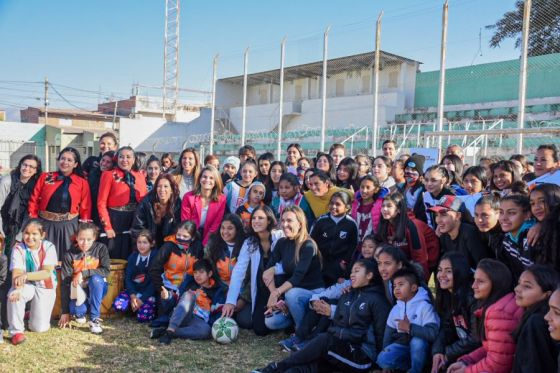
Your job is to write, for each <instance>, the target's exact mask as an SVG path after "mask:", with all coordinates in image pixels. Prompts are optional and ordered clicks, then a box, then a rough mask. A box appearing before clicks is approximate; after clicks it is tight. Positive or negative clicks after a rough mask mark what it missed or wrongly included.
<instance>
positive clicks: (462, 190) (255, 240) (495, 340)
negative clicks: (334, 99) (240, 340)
mask: <svg viewBox="0 0 560 373" xmlns="http://www.w3.org/2000/svg"><path fill="white" fill-rule="evenodd" d="M99 144H100V154H99V155H98V156H94V157H90V158H88V159H87V160H86V161H85V162H84V163H83V165H82V162H81V158H80V154H79V152H78V151H76V150H75V149H73V148H65V149H62V150H61V152H60V154H59V155H58V158H57V164H56V171H49V172H43V170H42V165H41V160H40V159H39V158H37V157H36V156H33V155H27V156H24V157H23V158H22V159H21V160H20V161H19V163H18V165H17V167H16V168H15V169H14V170H13V171H12V172H11V173H10V174H9V175H5V176H4V177H2V179H1V180H0V211H1V224H0V234H1V236H0V237H1V241H0V242H2V245H3V246H4V254H5V255H1V256H0V303H1V304H0V306H1V308H0V309H2V310H3V311H2V312H1V315H2V318H1V319H0V321H2V328H4V329H8V333H9V337H10V339H11V342H12V343H13V344H19V343H21V342H23V341H24V340H25V339H26V335H25V324H24V316H25V313H26V303H28V302H30V307H29V308H28V309H27V310H28V311H29V316H28V317H29V323H28V328H29V330H31V331H34V332H44V331H47V330H48V329H49V327H50V325H51V324H50V318H51V312H52V309H53V306H54V303H55V300H56V288H57V286H60V289H61V298H62V299H61V305H62V316H61V317H60V320H59V326H60V327H67V326H69V325H71V324H73V323H78V324H81V323H86V322H87V319H88V318H89V326H90V329H91V331H92V332H93V333H101V332H102V331H103V329H102V321H101V318H100V317H101V316H100V304H101V300H102V299H103V297H104V296H105V294H106V292H107V287H108V283H107V276H108V274H109V271H110V262H111V259H127V268H126V274H125V289H124V290H123V291H122V293H120V294H119V295H118V296H117V297H116V299H115V300H114V303H113V307H114V308H115V310H117V311H120V312H124V313H125V314H127V315H135V317H136V318H137V319H138V321H140V322H150V327H151V328H152V331H151V333H150V337H151V338H154V339H157V340H158V341H159V342H161V343H164V344H170V343H172V341H173V340H174V339H176V338H188V339H208V338H211V332H210V329H211V325H212V323H213V322H214V321H215V320H216V319H217V318H219V317H220V316H228V317H232V318H235V319H236V321H237V323H238V325H239V326H240V327H241V328H245V329H252V330H253V331H254V333H256V334H257V335H266V334H268V333H271V332H274V331H277V330H286V331H289V335H288V336H287V338H282V340H281V341H280V346H281V347H282V348H283V349H285V350H289V351H291V352H292V353H291V355H289V356H288V357H286V358H285V359H283V360H281V361H276V362H271V363H270V364H269V365H267V366H266V367H264V368H261V369H257V370H255V371H256V372H284V371H323V370H327V371H328V370H340V371H368V370H371V369H384V370H401V371H410V372H423V371H428V370H430V371H431V372H434V373H436V372H450V373H460V372H510V371H514V372H534V371H539V372H541V371H542V372H545V371H546V372H554V371H557V369H558V349H557V342H558V341H560V332H559V331H560V290H557V289H558V286H559V285H560V272H559V271H560V255H559V250H560V186H558V185H556V184H554V183H549V180H554V179H557V178H555V177H552V176H553V174H554V173H555V172H556V171H557V169H558V168H560V163H559V154H558V150H557V148H556V146H554V145H551V144H544V145H541V146H539V147H538V148H537V149H536V151H535V157H534V162H531V161H530V160H529V158H528V157H526V156H524V155H520V154H515V155H512V156H511V157H510V159H501V158H498V157H493V158H482V159H481V160H480V163H479V164H466V163H465V160H464V155H463V153H462V149H461V147H460V146H457V145H452V146H449V147H448V148H447V150H446V154H444V155H443V156H442V157H441V162H440V164H433V165H427V164H426V163H427V161H426V159H425V158H424V157H423V156H421V155H419V154H412V155H402V156H401V157H399V158H396V156H397V153H398V149H396V144H395V143H394V142H393V141H391V140H388V141H385V143H384V144H383V147H382V148H383V155H379V156H376V157H369V156H367V155H363V154H360V155H357V156H355V157H350V156H347V154H346V149H345V148H344V146H343V145H341V144H333V145H332V146H331V148H330V149H329V152H328V153H318V154H317V155H316V156H315V157H313V158H310V157H307V156H306V154H305V151H304V149H303V148H302V147H301V146H300V145H299V144H290V145H289V146H288V147H287V148H286V158H285V159H283V160H277V159H275V158H274V156H273V154H271V153H263V154H261V155H260V156H257V154H256V152H255V149H254V148H253V147H251V146H249V145H246V146H243V147H242V148H241V149H240V150H239V154H238V156H237V157H236V156H229V157H227V158H225V159H224V160H223V163H221V160H220V158H219V157H217V156H215V155H208V156H206V157H205V158H204V162H203V163H202V162H201V159H200V158H199V154H198V151H197V150H195V149H193V148H187V149H185V150H183V151H182V152H181V153H180V154H179V156H178V158H177V159H174V157H173V156H172V155H170V154H164V155H163V156H162V157H161V158H157V157H156V156H153V155H152V156H149V157H148V156H147V155H146V154H142V155H139V154H137V153H136V152H135V151H134V149H132V148H130V147H126V146H125V147H120V148H119V147H118V145H117V138H116V137H115V136H114V135H113V134H110V133H108V134H104V135H103V136H102V137H101V139H100V142H99ZM57 266H60V271H61V279H62V282H61V284H57V277H56V271H55V269H56V267H57ZM428 284H433V285H431V286H429V285H428ZM434 288H435V289H434ZM271 348H275V347H273V346H271Z"/></svg>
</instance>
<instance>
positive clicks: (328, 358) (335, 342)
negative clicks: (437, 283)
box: [253, 260, 391, 373]
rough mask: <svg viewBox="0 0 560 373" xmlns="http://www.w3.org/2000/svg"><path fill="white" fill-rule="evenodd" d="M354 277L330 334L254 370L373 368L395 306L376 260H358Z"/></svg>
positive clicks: (338, 307) (342, 298)
mask: <svg viewBox="0 0 560 373" xmlns="http://www.w3.org/2000/svg"><path fill="white" fill-rule="evenodd" d="M350 280H351V283H352V287H351V290H350V291H349V292H348V293H347V294H345V295H343V296H342V297H341V298H340V300H339V301H338V306H337V307H336V311H335V313H334V316H333V324H332V326H331V327H330V328H329V329H328V331H327V332H326V333H321V334H319V335H317V336H316V337H315V338H313V339H312V340H310V341H309V342H308V343H307V344H306V345H305V347H303V348H302V349H301V350H299V351H297V352H295V353H293V354H292V355H290V356H289V357H288V358H286V359H284V360H282V361H280V362H278V363H270V364H269V365H267V366H266V367H265V368H262V369H257V370H254V371H253V372H262V373H265V372H266V373H272V372H286V371H290V372H291V371H292V369H294V370H297V371H333V370H334V371H343V372H364V371H368V370H370V369H371V367H372V365H373V361H375V359H376V358H377V354H378V353H379V352H380V351H381V349H382V340H383V330H384V324H383V322H384V321H386V320H387V316H388V314H389V311H390V308H391V307H390V305H389V302H388V301H387V299H386V298H385V294H384V289H383V280H382V279H381V276H380V275H379V272H378V270H377V268H376V264H375V263H374V262H373V261H371V260H359V261H357V262H356V263H355V264H354V266H353V267H352V273H351V275H350ZM378 321H379V322H378ZM371 325H374V328H373V332H372V331H371V330H370V326H371Z"/></svg>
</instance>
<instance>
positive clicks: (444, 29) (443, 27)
mask: <svg viewBox="0 0 560 373" xmlns="http://www.w3.org/2000/svg"><path fill="white" fill-rule="evenodd" d="M447 1H448V0H445V4H443V15H442V20H441V56H440V61H439V94H438V110H437V116H438V118H437V123H438V131H439V132H443V105H444V103H445V58H446V54H447V14H448V10H449V4H448V3H447ZM438 150H441V136H438Z"/></svg>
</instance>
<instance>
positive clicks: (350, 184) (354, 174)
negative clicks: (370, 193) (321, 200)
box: [336, 157, 360, 190]
mask: <svg viewBox="0 0 560 373" xmlns="http://www.w3.org/2000/svg"><path fill="white" fill-rule="evenodd" d="M340 166H345V167H347V168H348V173H349V174H350V175H349V176H348V180H346V181H342V180H340V179H339V178H338V170H339V169H340ZM336 185H337V186H339V187H342V188H346V189H350V188H353V189H354V190H357V189H358V188H359V187H360V185H359V180H358V162H356V161H355V160H354V158H352V157H346V158H343V159H342V160H341V161H340V163H339V164H338V168H337V174H336Z"/></svg>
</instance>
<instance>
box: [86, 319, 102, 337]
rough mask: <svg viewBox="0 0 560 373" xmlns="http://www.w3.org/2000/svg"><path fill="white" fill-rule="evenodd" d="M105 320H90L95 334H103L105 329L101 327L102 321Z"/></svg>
mask: <svg viewBox="0 0 560 373" xmlns="http://www.w3.org/2000/svg"><path fill="white" fill-rule="evenodd" d="M102 321H103V320H101V319H95V320H93V321H90V322H89V330H91V332H92V333H93V334H101V333H103V329H102V328H101V322H102Z"/></svg>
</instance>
